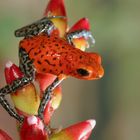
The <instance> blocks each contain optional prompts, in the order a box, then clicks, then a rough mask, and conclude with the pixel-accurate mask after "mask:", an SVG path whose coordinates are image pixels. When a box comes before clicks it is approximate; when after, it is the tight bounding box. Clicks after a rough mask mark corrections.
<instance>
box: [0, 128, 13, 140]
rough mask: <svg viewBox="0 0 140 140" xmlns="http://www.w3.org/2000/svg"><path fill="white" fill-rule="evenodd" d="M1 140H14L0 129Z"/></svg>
mask: <svg viewBox="0 0 140 140" xmlns="http://www.w3.org/2000/svg"><path fill="white" fill-rule="evenodd" d="M0 140H12V138H11V137H9V136H8V135H7V133H6V132H4V131H3V130H1V129H0Z"/></svg>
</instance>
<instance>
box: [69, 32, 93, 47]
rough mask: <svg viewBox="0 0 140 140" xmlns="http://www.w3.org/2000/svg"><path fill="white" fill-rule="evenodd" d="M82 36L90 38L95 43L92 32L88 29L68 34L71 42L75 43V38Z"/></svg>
mask: <svg viewBox="0 0 140 140" xmlns="http://www.w3.org/2000/svg"><path fill="white" fill-rule="evenodd" d="M81 37H84V38H85V39H87V40H88V39H89V40H90V42H91V43H92V44H95V39H94V37H93V36H92V33H91V32H90V31H88V30H77V31H74V32H70V33H67V34H66V39H67V41H68V42H69V43H70V44H73V43H72V40H73V39H75V38H81Z"/></svg>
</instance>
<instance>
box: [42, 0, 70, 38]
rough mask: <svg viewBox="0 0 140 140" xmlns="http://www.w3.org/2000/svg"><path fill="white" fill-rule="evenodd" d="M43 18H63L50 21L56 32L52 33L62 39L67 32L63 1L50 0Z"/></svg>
mask: <svg viewBox="0 0 140 140" xmlns="http://www.w3.org/2000/svg"><path fill="white" fill-rule="evenodd" d="M44 16H48V17H51V16H64V17H65V18H53V19H51V21H52V22H53V23H54V25H55V27H56V28H57V29H56V30H54V31H53V33H55V34H57V35H59V36H60V37H64V35H65V32H66V30H67V18H66V17H67V16H66V10H65V5H64V0H50V1H49V3H48V5H47V7H46V9H45V12H44Z"/></svg>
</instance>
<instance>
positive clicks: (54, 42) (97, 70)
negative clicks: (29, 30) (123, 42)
mask: <svg viewBox="0 0 140 140" xmlns="http://www.w3.org/2000/svg"><path fill="white" fill-rule="evenodd" d="M20 48H22V49H25V51H26V52H27V54H28V55H29V58H30V59H31V60H33V65H34V68H35V70H36V72H37V73H51V74H54V75H57V76H58V75H60V74H65V75H69V76H73V77H77V78H79V79H88V80H91V79H97V78H99V77H101V76H102V75H103V69H102V66H101V60H100V56H99V55H97V54H96V53H87V52H83V51H81V50H80V49H77V48H75V47H74V46H73V45H71V44H69V43H68V42H67V41H66V40H64V39H62V38H59V37H58V36H56V35H51V36H48V35H46V34H40V35H38V36H34V37H30V38H25V39H23V40H22V41H21V42H20ZM82 70H83V74H82V73H80V71H81V72H82ZM84 71H85V73H84Z"/></svg>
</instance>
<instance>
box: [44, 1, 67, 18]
mask: <svg viewBox="0 0 140 140" xmlns="http://www.w3.org/2000/svg"><path fill="white" fill-rule="evenodd" d="M44 15H45V16H66V10H65V5H64V0H50V1H49V3H48V5H47V7H46V10H45V13H44Z"/></svg>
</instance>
